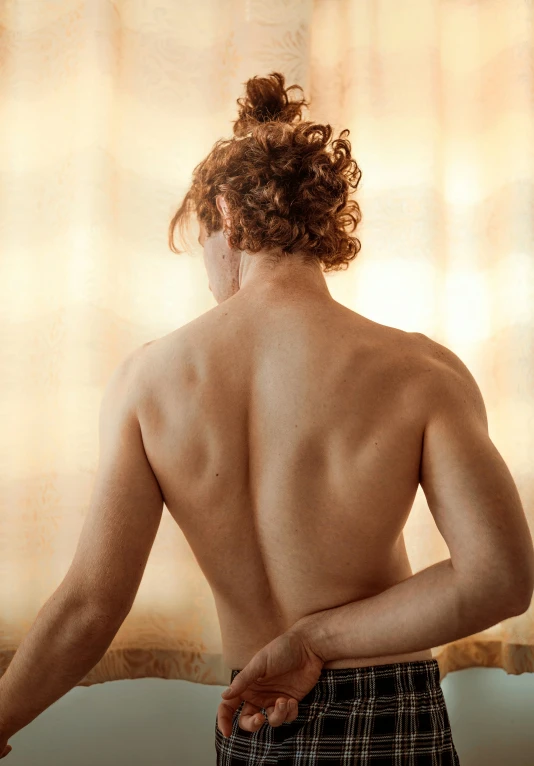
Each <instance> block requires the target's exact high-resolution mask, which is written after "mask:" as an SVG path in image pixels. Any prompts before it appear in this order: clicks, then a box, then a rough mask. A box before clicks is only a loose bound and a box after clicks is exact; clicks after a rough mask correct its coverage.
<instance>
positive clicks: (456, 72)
mask: <svg viewBox="0 0 534 766" xmlns="http://www.w3.org/2000/svg"><path fill="white" fill-rule="evenodd" d="M533 18H534V7H533V2H532V0H434V1H433V2H428V0H413V1H412V2H410V3H405V4H402V8H401V7H400V5H399V4H398V3H397V2H395V0H381V1H380V2H375V1H371V0H367V1H365V0H363V1H362V0H300V1H299V0H292V2H287V0H228V2H225V3H220V2H219V1H218V0H189V1H188V2H185V1H184V0H181V2H180V3H176V2H174V0H158V2H157V3H152V2H146V0H135V1H134V0H124V1H123V2H110V1H108V2H104V0H101V2H85V3H84V2H69V1H68V0H48V2H46V3H43V2H40V1H38V0H24V2H23V0H5V2H3V3H1V4H0V87H1V94H0V173H1V186H0V242H1V255H0V312H1V316H2V321H1V323H0V331H1V333H2V343H1V345H0V356H1V369H2V376H1V385H2V396H1V397H0V407H1V413H0V414H1V422H2V425H3V429H2V440H1V441H0V445H1V447H0V449H1V455H0V465H1V482H0V493H1V505H0V672H3V671H4V670H5V668H6V667H7V665H8V664H9V662H10V660H11V658H12V656H13V654H14V652H15V650H16V649H17V647H18V645H19V643H20V641H21V639H22V637H23V636H24V634H25V633H26V632H27V630H28V629H29V627H30V625H31V624H32V623H33V621H34V619H35V617H36V615H37V612H38V611H39V609H40V607H41V606H42V605H43V604H44V602H45V601H46V600H47V599H48V597H49V596H50V595H51V593H52V592H53V590H54V589H55V588H56V587H57V586H58V585H59V583H60V582H61V581H62V579H63V577H64V575H65V574H66V572H67V569H68V568H69V565H70V563H71V561H72V558H73V555H74V552H75V548H76V544H77V541H78V537H79V534H80V531H81V527H82V524H83V520H84V515H85V513H86V512H87V510H88V506H89V502H90V498H91V492H92V488H93V481H94V477H95V473H96V466H97V460H98V454H97V449H98V432H97V425H98V411H99V406H100V401H101V397H102V393H103V389H104V386H105V384H106V383H107V381H108V379H109V377H110V374H111V372H112V370H113V369H114V368H115V367H116V366H117V364H118V363H119V362H120V361H121V359H123V358H124V357H125V356H126V355H127V354H128V353H129V352H130V351H132V350H133V349H134V348H136V347H137V346H139V345H141V344H142V343H144V342H146V341H148V340H150V339H152V338H155V337H159V336H161V335H164V334H166V333H168V332H171V331H172V330H173V329H174V328H175V327H178V326H180V325H182V324H184V323H186V322H188V321H190V320H191V319H193V318H194V317H196V316H198V315H199V314H200V313H202V312H204V311H206V310H207V309H209V308H211V307H212V306H213V298H212V296H211V294H210V292H209V290H208V283H207V279H206V277H205V274H204V270H203V264H202V258H201V255H200V250H195V251H193V250H192V251H191V253H189V254H183V255H180V256H177V255H175V254H174V253H172V252H171V251H170V250H169V248H168V244H167V228H168V223H169V221H170V218H171V217H172V215H173V213H174V211H175V210H176V207H177V205H178V204H179V202H180V201H181V198H182V196H183V194H184V193H185V191H186V190H187V188H188V183H189V179H190V175H191V171H192V169H193V167H194V166H195V165H196V163H197V162H198V161H199V160H200V159H202V158H203V157H204V156H205V155H206V154H207V153H208V152H209V150H210V149H211V147H212V145H213V143H214V142H215V141H216V140H217V139H218V138H221V137H229V136H230V135H231V120H233V119H234V118H235V116H236V113H237V112H236V98H238V97H239V96H241V95H243V87H242V84H243V83H244V82H245V81H246V80H247V79H248V78H249V77H251V76H253V75H256V74H258V75H262V74H268V73H269V72H271V71H273V70H277V71H281V72H283V73H284V75H285V76H286V83H287V84H288V85H291V84H293V83H297V84H299V85H301V86H302V87H303V88H304V91H305V95H306V96H307V97H309V98H311V108H310V112H309V115H305V117H307V116H309V119H313V120H316V121H319V122H328V123H330V124H331V125H332V126H333V127H334V129H335V131H336V137H337V133H338V132H339V131H340V130H342V129H343V128H345V127H348V128H349V129H350V131H351V134H350V137H349V139H350V140H351V142H352V148H353V155H354V157H355V158H356V159H357V161H358V164H359V165H360V167H361V168H362V172H363V176H362V181H361V183H360V187H359V189H358V192H357V194H358V201H359V203H360V205H361V208H362V211H363V221H362V223H361V225H360V227H359V228H358V232H357V233H358V237H359V238H360V239H361V242H362V250H361V252H360V254H359V256H358V258H357V259H356V261H355V262H354V263H353V264H352V265H351V266H350V268H349V270H348V271H346V272H340V273H336V274H331V275H328V276H327V280H328V284H329V286H330V290H331V292H332V294H333V295H334V297H335V298H336V299H337V300H339V301H340V302H342V303H344V304H346V305H347V306H349V307H351V308H353V309H354V310H356V311H358V312H359V313H362V314H364V315H367V316H369V317H371V318H372V319H374V320H375V321H378V322H382V323H384V324H388V325H393V326H396V327H400V328H402V329H405V330H417V331H420V332H424V333H425V334H427V335H429V336H430V337H432V338H434V339H436V340H438V341H439V342H440V343H443V344H445V345H447V346H449V347H450V348H451V349H453V350H454V351H455V352H456V353H457V354H458V355H459V356H460V357H461V358H462V359H463V361H464V362H465V363H466V364H467V365H468V367H469V368H470V370H471V371H472V372H473V374H474V376H475V378H476V379H477V382H478V383H479V386H480V388H481V390H482V393H483V395H484V398H485V401H486V405H487V410H488V418H489V428H490V435H491V438H492V439H493V441H494V443H495V444H496V446H497V447H498V449H499V450H500V452H501V454H502V455H503V457H504V459H505V460H506V462H507V464H508V466H509V467H510V470H511V472H512V474H513V476H514V479H515V480H516V483H517V486H518V489H519V492H520V495H521V497H522V500H523V503H524V506H525V510H526V513H527V516H528V518H529V521H530V522H531V528H532V529H534V504H533V494H534V493H533V490H534V476H533V472H532V455H533V454H534V429H533V428H532V424H533V422H534V398H533V395H532V394H533V391H534V387H533V371H534V337H533V336H534V318H533V313H534V308H533V307H534V258H533V256H534V235H533V227H534V217H533V209H534V207H533V205H534V185H533V180H534V178H533V175H534V156H533V154H534V109H533V106H534V104H533V99H534V57H533V45H532V40H533ZM193 233H194V235H195V236H192V237H191V239H192V240H193V241H194V240H195V239H196V231H194V232H193ZM406 543H407V548H408V552H409V555H410V558H411V561H412V566H413V570H414V572H415V571H418V570H419V569H422V568H423V567H425V566H428V565H430V564H432V563H434V562H436V561H439V560H441V559H443V558H446V557H447V556H448V551H447V548H446V545H445V543H444V541H443V539H442V538H441V536H440V534H439V532H438V531H437V528H436V527H435V524H434V522H433V519H432V517H431V515H430V512H429V510H428V507H427V505H426V501H425V498H424V494H423V493H422V490H421V489H419V492H418V494H417V497H416V501H415V504H414V509H413V512H412V515H411V517H410V519H409V521H408V525H407V528H406ZM533 644H534V612H533V610H532V608H531V609H530V611H529V612H527V613H525V614H523V615H521V616H519V617H514V618H513V619H510V620H507V621H505V622H503V623H501V624H500V625H497V626H495V627H493V628H492V629H490V630H486V631H483V632H482V633H480V634H477V635H475V636H472V637H469V638H467V639H465V640H462V641H457V642H454V643H453V644H449V645H446V646H442V647H436V648H435V649H434V656H435V657H436V658H437V659H438V661H439V664H440V668H441V672H442V675H443V676H444V675H445V674H446V673H447V672H449V671H452V670H458V669H460V668H465V667H470V666H488V667H502V668H504V669H505V670H506V671H507V672H508V673H522V672H526V671H527V672H532V671H534V652H533ZM228 672H229V671H228V669H227V668H226V667H225V665H224V663H223V661H222V657H221V642H220V632H219V627H218V622H217V616H216V611H215V606H214V601H213V598H212V595H211V591H210V589H209V587H208V585H207V583H206V581H205V580H204V577H203V575H202V573H201V571H200V568H199V567H198V564H197V562H196V559H195V558H194V556H193V554H192V552H191V550H190V548H189V546H188V544H187V542H186V541H185V538H184V537H183V535H182V533H181V531H180V529H179V528H178V527H177V526H176V525H175V523H174V521H173V520H172V519H171V517H170V515H169V513H168V511H167V510H166V509H165V510H164V515H163V520H162V523H161V527H160V529H159V532H158V535H157V538H156V541H155V544H154V547H153V550H152V554H151V556H150V559H149V562H148V566H147V569H146V573H145V576H144V579H143V581H142V584H141V587H140V589H139V592H138V595H137V598H136V601H135V604H134V607H133V609H132V611H131V612H130V614H129V616H128V617H127V619H126V621H125V622H124V624H123V625H122V627H121V629H120V631H119V633H118V634H117V636H116V638H115V640H114V641H113V643H112V645H111V647H110V649H109V651H108V652H107V653H106V655H105V656H104V657H103V658H102V660H101V661H100V662H99V663H98V665H97V666H96V667H95V668H94V669H93V670H91V672H90V673H89V674H88V675H87V676H86V678H85V679H84V680H83V682H82V684H81V685H85V686H88V685H91V684H94V683H100V682H103V681H108V680H112V679H123V678H139V677H146V676H158V677H163V678H180V679H187V680H189V681H196V682H200V683H206V684H225V683H226V681H227V680H228Z"/></svg>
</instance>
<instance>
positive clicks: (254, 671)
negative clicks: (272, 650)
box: [221, 654, 267, 699]
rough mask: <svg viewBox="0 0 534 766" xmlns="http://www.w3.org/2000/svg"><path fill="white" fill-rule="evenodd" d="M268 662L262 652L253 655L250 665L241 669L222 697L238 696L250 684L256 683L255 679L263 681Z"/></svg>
mask: <svg viewBox="0 0 534 766" xmlns="http://www.w3.org/2000/svg"><path fill="white" fill-rule="evenodd" d="M266 662H267V659H266V656H265V655H263V656H262V655H261V654H257V655H256V656H255V657H253V658H252V659H251V661H250V662H249V663H248V665H246V666H245V667H244V668H243V670H240V671H239V673H238V674H237V675H236V677H235V678H234V680H233V681H232V683H231V684H230V686H229V687H228V689H226V691H224V692H223V693H222V694H221V697H224V698H225V699H231V698H232V697H237V696H238V695H239V694H242V693H243V692H244V691H245V689H247V687H249V686H250V684H252V683H254V681H261V679H262V678H264V676H265V671H266Z"/></svg>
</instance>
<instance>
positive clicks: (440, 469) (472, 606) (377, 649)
mask: <svg viewBox="0 0 534 766" xmlns="http://www.w3.org/2000/svg"><path fill="white" fill-rule="evenodd" d="M423 338H424V341H425V342H426V343H427V344H429V346H428V347H429V354H428V364H427V365H425V372H423V373H422V374H421V377H420V380H419V381H418V384H417V385H418V387H419V392H418V393H419V396H420V397H421V403H422V406H424V407H425V412H426V414H425V429H424V437H423V447H422V456H421V466H420V483H421V486H422V488H423V491H424V493H425V496H426V499H427V502H428V506H429V508H430V511H431V513H432V515H433V517H434V520H435V522H436V525H437V527H438V529H439V531H440V532H441V534H442V535H443V537H444V539H445V542H446V543H447V546H448V548H449V553H450V558H448V559H446V560H444V561H440V562H439V563H437V564H433V565H432V566H430V567H427V568H426V569H423V570H422V571H420V572H417V573H416V574H415V575H413V576H412V577H409V578H408V579H406V580H403V581H402V582H400V583H398V584H396V585H394V586H393V587H391V588H388V589H387V590H385V591H383V592H382V593H379V594H378V595H376V596H372V597H370V598H367V599H362V600H360V601H355V602H351V603H349V604H345V605H343V606H340V607H335V608H334V609H328V610H325V611H322V612H318V613H316V614H313V615H309V616H307V617H304V618H302V620H299V621H298V622H297V623H296V624H295V626H293V628H292V630H294V629H295V630H297V631H298V632H301V633H302V635H303V636H304V637H306V639H307V640H308V641H309V643H310V646H311V647H312V649H314V650H315V651H316V653H317V654H318V655H319V656H320V657H322V658H323V660H324V661H325V662H329V661H332V660H337V659H346V658H350V657H377V656H387V655H396V654H404V653H408V652H416V651H419V650H423V649H430V648H432V647H435V646H441V645H443V644H446V643H450V642H452V641H456V640H458V639H460V638H463V637H465V636H468V635H472V634H473V633H478V632H480V631H482V630H485V629H486V628H489V627H491V626H492V625H495V624H496V623H498V622H501V621H502V620H504V619H507V618H509V617H513V616H515V615H519V614H522V613H523V612H525V611H526V610H527V609H528V607H529V605H530V602H531V599H532V594H533V589H534V548H533V545H532V536H531V533H530V530H529V527H528V524H527V520H526V518H525V514H524V511H523V507H522V505H521V500H520V497H519V494H518V491H517V488H516V485H515V483H514V480H513V478H512V476H511V474H510V471H509V470H508V468H507V466H506V464H505V462H504V460H503V458H502V457H501V455H500V453H499V452H498V450H497V448H496V447H495V445H494V444H493V442H492V441H491V439H490V437H489V434H488V421H487V416H486V409H485V406H484V401H483V399H482V395H481V393H480V389H479V387H478V385H477V384H476V382H475V380H474V378H473V376H472V375H471V373H470V372H469V370H468V369H467V367H466V366H465V365H464V364H463V362H462V361H461V360H460V359H459V358H458V357H457V356H456V355H455V354H454V353H453V352H451V351H450V350H449V349H446V348H445V347H444V346H441V345H440V344H438V343H435V342H433V341H430V339H428V338H426V336H423Z"/></svg>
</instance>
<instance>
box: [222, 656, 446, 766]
mask: <svg viewBox="0 0 534 766" xmlns="http://www.w3.org/2000/svg"><path fill="white" fill-rule="evenodd" d="M238 672H239V671H238V670H232V681H233V679H234V678H235V676H236V675H237V673H238ZM244 704H245V703H244V702H243V703H242V704H241V705H240V707H239V708H238V709H237V711H236V713H235V715H234V720H233V726H232V734H231V735H230V737H224V736H223V734H222V733H221V732H220V731H219V727H218V726H217V721H216V722H215V750H216V752H217V766H275V764H276V766H290V764H295V765H296V766H321V764H329V766H349V765H350V766H353V765H354V766H356V765H357V766H364V765H366V764H370V765H371V766H458V765H459V763H460V760H459V758H458V754H457V752H456V748H455V747H454V743H453V741H452V735H451V728H450V722H449V716H448V714H447V708H446V705H445V698H444V696H443V691H442V689H441V684H440V675H439V666H438V663H437V660H434V659H432V660H417V661H414V662H397V663H393V664H390V665H372V666H370V667H364V668H339V669H338V668H336V669H333V668H328V669H325V668H323V670H322V672H321V677H320V678H319V681H318V682H317V684H316V685H315V686H314V688H313V689H312V690H311V691H310V692H309V693H308V694H307V695H306V696H305V697H304V698H303V699H302V700H301V701H300V702H299V714H298V718H296V720H295V721H293V723H283V724H282V725H281V726H278V727H272V726H271V725H270V724H269V723H268V722H267V720H266V721H265V723H264V724H263V726H262V727H261V729H259V730H258V731H256V732H249V731H243V729H241V728H240V727H239V716H240V714H241V710H242V708H243V705H244ZM262 713H263V714H264V715H265V714H266V711H265V709H262Z"/></svg>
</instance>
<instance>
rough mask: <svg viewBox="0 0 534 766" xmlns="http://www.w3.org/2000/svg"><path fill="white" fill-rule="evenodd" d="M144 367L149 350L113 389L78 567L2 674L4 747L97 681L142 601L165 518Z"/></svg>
mask: <svg viewBox="0 0 534 766" xmlns="http://www.w3.org/2000/svg"><path fill="white" fill-rule="evenodd" d="M142 361H143V347H141V348H140V349H137V350H136V351H134V352H133V353H132V354H130V355H129V356H128V357H127V358H126V359H125V360H124V361H123V362H121V364H120V365H119V366H118V367H117V369H116V370H115V372H114V373H113V375H112V377H111V379H110V381H109V383H108V385H107V387H106V390H105V393H104V397H103V399H102V403H101V407H100V421H99V434H100V458H99V464H98V471H97V475H96V480H95V486H94V490H93V495H92V500H91V505H90V509H89V512H88V514H87V517H86V519H85V523H84V526H83V529H82V532H81V535H80V539H79V542H78V546H77V549H76V553H75V555H74V559H73V561H72V564H71V566H70V569H69V571H68V572H67V574H66V576H65V578H64V580H63V582H62V583H61V584H60V585H59V587H58V588H57V589H56V591H55V592H54V593H53V594H52V596H51V597H50V598H49V599H48V601H47V602H46V603H45V604H44V606H43V607H42V608H41V610H40V611H39V613H38V615H37V618H36V620H35V622H34V624H33V625H32V627H31V628H30V630H29V632H28V633H27V635H26V636H25V637H24V639H23V640H22V641H21V644H20V646H19V648H18V650H17V652H16V653H15V655H14V657H13V659H12V661H11V663H10V664H9V666H8V668H7V670H6V672H5V673H4V675H3V676H2V677H1V678H0V742H7V739H9V737H12V736H13V735H14V734H15V733H16V732H18V731H20V729H22V728H24V727H25V726H26V725H27V724H28V723H30V722H31V721H33V719H34V718H36V717H37V716H38V715H40V713H42V712H43V711H44V710H46V708H48V707H49V706H50V705H52V704H53V703H54V702H55V701H56V700H58V699H59V698H60V697H62V696H63V695H64V694H66V693H67V692H68V691H69V690H70V689H72V688H73V687H74V686H76V685H77V684H78V683H79V682H80V681H81V680H82V679H83V678H84V677H85V676H86V675H87V673H88V672H89V671H90V670H91V669H92V668H93V667H94V666H95V665H96V664H97V663H98V662H99V661H100V659H101V658H102V657H103V656H104V654H105V653H106V651H107V649H108V647H109V645H110V644H111V642H112V641H113V638H114V637H115V635H116V633H117V632H118V630H119V628H120V626H121V625H122V623H123V622H124V619H125V618H126V616H127V615H128V613H129V611H130V609H131V607H132V605H133V602H134V599H135V596H136V594H137V590H138V588H139V585H140V583H141V578H142V576H143V573H144V570H145V567H146V563H147V560H148V556H149V554H150V550H151V548H152V544H153V542H154V539H155V537H156V533H157V530H158V528H159V524H160V521H161V516H162V512H163V495H162V493H161V490H160V487H159V485H158V482H157V480H156V477H155V475H154V473H153V471H152V468H151V466H150V463H149V461H148V458H147V456H146V453H145V450H144V445H143V439H142V435H141V428H140V424H139V420H138V416H137V402H138V401H139V389H140V387H141V386H143V385H144V377H143V374H142V373H143V368H142Z"/></svg>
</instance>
